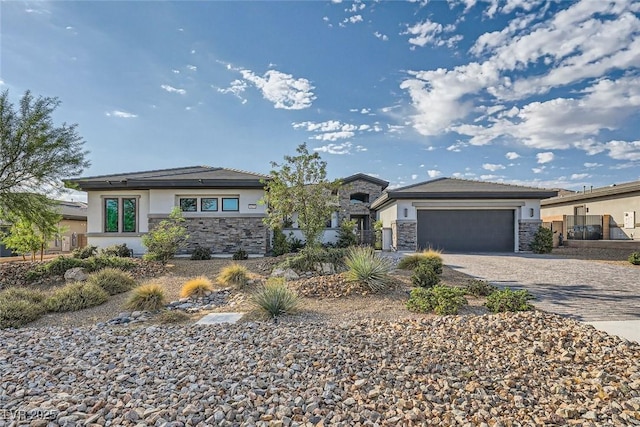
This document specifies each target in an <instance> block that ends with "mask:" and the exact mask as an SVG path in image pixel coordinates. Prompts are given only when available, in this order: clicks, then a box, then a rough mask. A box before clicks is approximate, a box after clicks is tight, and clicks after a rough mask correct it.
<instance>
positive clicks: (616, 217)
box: [541, 193, 640, 240]
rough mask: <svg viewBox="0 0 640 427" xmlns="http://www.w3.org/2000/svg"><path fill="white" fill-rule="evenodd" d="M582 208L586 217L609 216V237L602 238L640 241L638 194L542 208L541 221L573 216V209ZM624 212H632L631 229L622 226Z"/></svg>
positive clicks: (639, 197)
mask: <svg viewBox="0 0 640 427" xmlns="http://www.w3.org/2000/svg"><path fill="white" fill-rule="evenodd" d="M578 206H584V207H585V208H586V209H588V211H587V215H611V220H610V224H611V236H603V238H604V239H605V240H607V239H612V240H616V239H633V240H640V194H638V193H629V194H621V195H614V196H606V197H601V198H598V199H594V200H588V199H587V200H576V201H569V202H566V203H562V204H554V205H553V206H542V208H541V209H542V219H543V221H550V220H551V219H561V218H562V216H563V215H574V214H575V210H574V209H575V208H576V207H578ZM625 212H633V216H634V217H635V218H634V221H632V222H633V227H629V228H626V227H625V225H624V218H625V216H624V214H625Z"/></svg>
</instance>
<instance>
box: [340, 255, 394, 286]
mask: <svg viewBox="0 0 640 427" xmlns="http://www.w3.org/2000/svg"><path fill="white" fill-rule="evenodd" d="M345 264H346V266H347V273H346V278H347V280H349V281H352V282H360V283H364V284H366V285H367V286H368V287H369V289H371V290H372V291H373V292H381V291H384V290H386V289H388V288H389V287H390V285H391V284H392V280H391V278H390V277H389V273H390V272H391V270H393V263H392V262H391V260H390V259H388V258H382V257H380V256H378V255H377V254H376V252H375V250H374V249H373V248H370V247H363V246H357V247H353V248H351V249H349V251H348V252H347V256H346V258H345Z"/></svg>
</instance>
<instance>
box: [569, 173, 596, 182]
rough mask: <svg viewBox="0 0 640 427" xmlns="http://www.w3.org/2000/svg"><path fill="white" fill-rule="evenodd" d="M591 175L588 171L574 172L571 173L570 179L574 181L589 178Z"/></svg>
mask: <svg viewBox="0 0 640 427" xmlns="http://www.w3.org/2000/svg"><path fill="white" fill-rule="evenodd" d="M590 176H591V175H589V174H588V173H574V174H571V178H570V179H571V180H573V181H575V180H578V179H584V178H589V177H590Z"/></svg>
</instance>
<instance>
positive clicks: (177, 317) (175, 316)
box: [158, 310, 191, 323]
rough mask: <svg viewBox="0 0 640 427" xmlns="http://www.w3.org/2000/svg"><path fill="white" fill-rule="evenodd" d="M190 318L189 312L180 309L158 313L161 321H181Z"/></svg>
mask: <svg viewBox="0 0 640 427" xmlns="http://www.w3.org/2000/svg"><path fill="white" fill-rule="evenodd" d="M190 319H191V317H189V315H188V314H187V313H185V312H184V311H180V310H163V311H161V312H160V314H159V315H158V322H160V323H180V322H185V321H187V320H190Z"/></svg>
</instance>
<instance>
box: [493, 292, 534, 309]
mask: <svg viewBox="0 0 640 427" xmlns="http://www.w3.org/2000/svg"><path fill="white" fill-rule="evenodd" d="M532 299H533V295H531V294H530V293H529V291H527V290H526V289H521V290H518V291H513V290H511V289H509V288H505V289H503V290H497V291H495V292H493V293H491V294H490V295H489V296H488V297H487V302H486V304H485V305H486V307H487V308H488V309H489V310H490V311H491V312H492V313H501V312H505V311H527V310H531V309H532V308H533V306H532V305H531V304H529V301H530V300H532Z"/></svg>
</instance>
